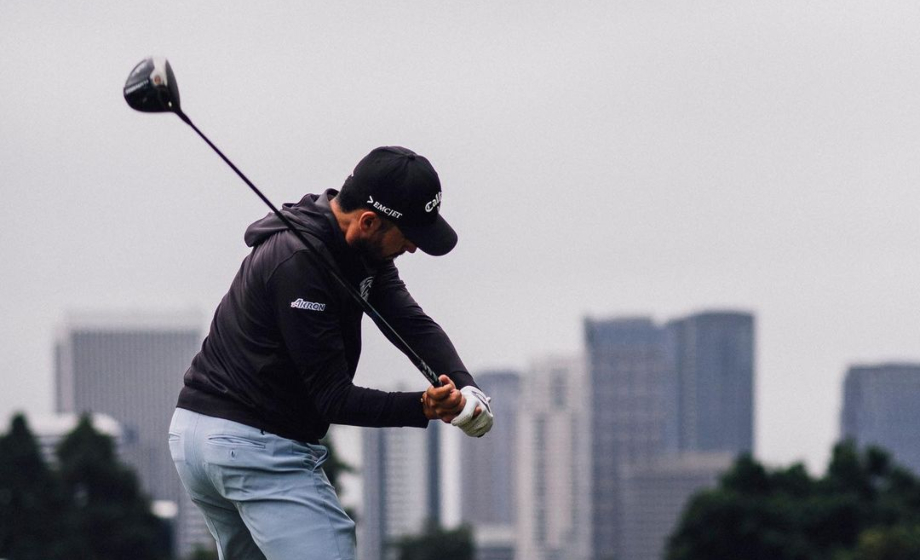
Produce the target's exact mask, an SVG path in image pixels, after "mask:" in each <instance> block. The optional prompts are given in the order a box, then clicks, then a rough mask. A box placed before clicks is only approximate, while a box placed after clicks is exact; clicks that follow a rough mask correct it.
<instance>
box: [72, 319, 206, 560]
mask: <svg viewBox="0 0 920 560" xmlns="http://www.w3.org/2000/svg"><path fill="white" fill-rule="evenodd" d="M199 321H200V319H199V317H197V316H193V315H190V314H187V315H154V314H141V315H106V314H99V315H90V314H84V315H81V316H71V317H68V319H67V320H66V322H65V324H64V325H63V326H62V328H60V329H59V332H58V336H57V340H56V344H55V366H56V371H55V381H56V383H55V408H56V411H57V412H61V413H67V412H69V413H76V414H81V413H83V412H94V413H103V414H106V415H108V416H111V417H112V418H114V419H115V420H116V421H117V422H118V423H119V424H120V426H121V430H122V438H123V448H122V449H123V451H122V457H123V459H124V460H125V461H126V462H127V463H128V464H130V465H131V466H132V467H133V468H134V469H135V471H136V472H137V473H138V476H139V478H140V481H141V484H142V486H143V489H144V491H145V492H146V493H147V494H148V495H149V496H150V497H151V498H152V499H154V500H168V501H172V502H175V503H176V504H177V505H178V509H179V514H178V515H179V518H178V523H177V526H178V535H177V549H178V550H177V552H178V553H179V554H180V555H186V554H188V553H189V552H190V551H191V550H192V548H193V547H194V546H195V545H196V544H199V543H201V544H205V545H207V546H211V544H212V543H213V540H212V539H211V537H210V535H209V533H208V532H207V527H206V526H205V524H204V518H203V517H202V516H201V514H200V513H199V512H198V511H197V510H196V509H195V508H194V506H193V505H192V503H191V501H190V500H188V498H187V496H186V494H185V491H184V489H182V487H181V483H180V482H179V477H178V475H177V474H176V469H175V466H174V465H173V463H172V458H171V457H170V454H169V447H168V446H167V445H166V439H167V437H166V436H167V431H168V428H169V422H170V419H171V417H172V413H173V410H174V409H175V406H176V399H177V398H178V395H179V389H180V388H181V387H182V374H183V373H184V372H185V370H186V369H187V368H188V366H189V364H190V363H191V360H192V357H193V356H194V355H195V353H196V352H197V351H198V349H199V347H200V346H201V340H202V335H201V331H200V328H199Z"/></svg>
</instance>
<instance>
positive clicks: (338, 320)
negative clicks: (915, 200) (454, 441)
mask: <svg viewBox="0 0 920 560" xmlns="http://www.w3.org/2000/svg"><path fill="white" fill-rule="evenodd" d="M268 292H269V294H270V299H271V304H272V305H273V307H274V309H275V314H276V318H277V324H278V327H279V330H280V334H281V336H282V339H283V340H284V344H285V347H286V349H287V351H288V353H289V355H290V358H291V360H292V362H293V363H294V365H295V367H296V370H297V373H298V375H299V376H300V378H301V381H302V383H303V384H304V386H305V387H306V388H307V392H308V394H309V395H310V397H311V398H312V400H313V402H312V404H313V408H314V409H315V410H316V411H317V412H318V413H319V414H320V416H322V418H323V419H324V420H325V421H326V422H329V423H336V424H349V425H355V426H371V427H397V426H416V427H424V426H426V425H427V424H428V420H429V419H428V418H427V417H426V415H425V412H424V410H423V407H422V404H421V396H422V392H421V391H417V392H411V393H402V392H384V391H378V390H375V389H368V388H365V387H358V386H355V385H354V384H353V383H352V378H351V373H350V367H349V364H348V362H347V360H346V355H345V341H344V337H343V331H342V314H343V313H347V312H348V310H347V309H346V308H345V306H347V305H350V301H349V300H347V299H346V298H344V297H342V296H341V294H339V293H338V291H337V290H335V289H334V288H332V287H331V286H330V285H329V281H328V277H327V275H326V274H324V273H323V271H322V269H321V268H320V265H318V264H317V263H316V262H315V261H314V258H313V256H312V255H311V254H309V253H307V252H306V251H298V252H296V253H294V254H293V255H292V256H291V257H290V258H288V259H287V260H286V261H285V262H283V263H282V264H281V265H279V266H278V267H277V268H276V269H275V270H274V271H273V273H272V275H271V277H270V278H269V281H268Z"/></svg>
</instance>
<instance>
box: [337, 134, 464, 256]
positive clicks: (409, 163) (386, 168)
mask: <svg viewBox="0 0 920 560" xmlns="http://www.w3.org/2000/svg"><path fill="white" fill-rule="evenodd" d="M342 191H343V192H345V191H348V193H349V194H350V195H351V196H353V197H354V198H355V199H356V200H361V201H362V203H363V204H364V205H365V206H367V207H368V208H370V209H372V210H374V211H375V212H377V213H378V214H380V215H381V216H384V217H386V218H387V219H389V220H392V221H393V223H395V224H396V226H397V227H399V230H400V231H401V232H402V233H403V235H405V236H406V238H408V239H409V240H410V241H412V243H414V244H415V245H416V246H418V248H419V249H421V250H422V251H424V252H426V253H428V254H429V255H435V256H437V255H444V254H446V253H448V252H450V250H451V249H453V248H454V246H455V245H456V244H457V233H456V232H455V231H454V229H453V228H452V227H450V225H449V224H448V223H447V222H446V221H445V220H444V218H442V217H441V214H440V210H441V181H440V180H439V179H438V174H437V172H436V171H435V170H434V168H433V167H432V166H431V163H430V162H429V161H428V160H427V159H426V158H425V157H423V156H420V155H418V154H416V153H415V152H413V151H412V150H409V149H407V148H402V147H400V146H384V147H381V148H377V149H375V150H374V151H372V152H371V153H369V154H368V155H367V156H365V157H364V159H362V160H361V161H360V162H358V165H357V167H355V170H354V172H353V173H352V175H351V176H350V177H349V178H348V179H347V180H346V181H345V185H344V186H343V187H342Z"/></svg>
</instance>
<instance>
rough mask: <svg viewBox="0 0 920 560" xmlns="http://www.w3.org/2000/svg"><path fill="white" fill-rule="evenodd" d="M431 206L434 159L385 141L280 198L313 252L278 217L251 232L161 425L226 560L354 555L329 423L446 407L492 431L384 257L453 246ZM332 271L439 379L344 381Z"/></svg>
mask: <svg viewBox="0 0 920 560" xmlns="http://www.w3.org/2000/svg"><path fill="white" fill-rule="evenodd" d="M440 210H441V184H440V180H439V179H438V174H437V173H436V172H435V170H434V168H433V167H432V166H431V164H430V163H429V161H428V160H427V159H426V158H424V157H422V156H420V155H418V154H416V153H414V152H413V151H411V150H408V149H406V148H401V147H382V148H377V149H375V150H373V151H372V152H371V153H370V154H368V155H367V156H366V157H365V158H364V159H362V160H361V161H360V162H359V163H358V165H357V167H355V169H354V172H353V174H352V175H351V176H349V177H348V179H346V181H345V184H344V185H343V186H342V189H341V191H339V192H337V191H335V190H332V189H330V190H327V191H325V192H323V193H321V194H308V195H306V196H304V197H303V199H301V201H300V202H298V203H296V204H286V205H284V207H283V209H282V212H283V213H284V215H285V216H286V217H287V218H288V219H289V220H290V221H291V222H292V223H293V224H294V225H295V226H296V227H297V228H298V230H299V231H300V232H301V233H302V234H304V236H305V237H306V239H307V240H308V241H310V242H311V245H312V247H313V248H314V250H313V251H310V250H308V249H306V248H305V247H304V245H303V243H302V242H301V241H300V240H299V239H298V238H297V237H296V236H295V234H293V233H292V232H291V231H289V230H288V229H287V228H286V227H285V225H284V224H283V223H282V222H281V220H280V219H278V218H277V217H276V216H275V215H274V214H269V215H268V216H267V217H265V218H263V219H262V220H259V221H257V222H255V223H254V224H252V225H251V226H250V227H249V229H247V230H246V235H245V241H246V244H247V245H248V246H250V247H252V251H251V253H250V254H249V255H248V256H247V257H246V258H245V259H244V260H243V264H242V266H241V267H240V270H239V272H238V273H237V275H236V277H235V278H234V279H233V282H232V284H231V285H230V290H229V291H228V292H227V294H226V295H225V296H224V298H223V299H222V300H221V302H220V305H218V307H217V311H216V312H215V314H214V319H213V321H212V323H211V328H210V332H209V333H208V336H207V338H205V340H204V343H203V344H202V347H201V351H200V352H199V353H198V354H197V355H196V356H195V357H194V359H193V360H192V364H191V367H189V369H188V371H187V372H186V373H185V377H184V387H183V388H182V391H181V392H180V394H179V401H178V404H177V408H176V411H175V414H174V416H173V420H172V423H171V425H170V428H169V447H170V451H171V453H172V456H173V460H174V461H175V464H176V469H177V470H178V472H179V477H180V478H181V479H182V483H183V485H184V486H185V488H186V490H187V491H188V493H189V495H190V496H191V498H192V500H193V501H194V502H195V503H196V504H197V505H198V507H199V508H201V511H202V512H203V513H204V516H205V518H206V520H207V524H208V528H209V529H210V531H211V534H212V535H213V536H214V539H215V540H216V541H217V546H218V549H219V550H220V556H221V558H222V559H223V560H256V559H268V560H293V559H295V558H296V559H299V560H303V559H317V560H319V559H322V560H333V559H342V560H351V559H354V558H355V530H354V529H355V524H354V522H353V521H352V520H351V519H350V518H349V517H348V516H347V515H346V514H345V512H344V510H343V509H342V506H341V504H340V502H339V499H338V497H337V496H336V494H335V490H334V489H333V487H332V485H331V484H329V481H328V479H327V478H326V475H325V474H324V473H323V470H322V464H323V462H324V461H325V459H326V454H327V450H326V448H325V447H324V446H322V445H320V444H319V440H320V438H322V437H323V436H324V435H325V434H326V431H327V430H328V429H329V425H330V424H333V423H335V424H348V425H352V426H367V427H376V428H382V427H396V426H409V427H417V428H424V427H426V426H427V425H428V423H429V421H430V420H442V421H444V422H450V423H452V424H454V425H455V426H457V427H459V428H460V429H461V430H463V431H464V432H465V433H466V434H467V435H470V436H474V437H479V436H482V435H483V434H485V433H486V432H488V431H489V429H491V427H492V419H493V417H492V412H491V409H490V406H489V398H488V397H486V396H485V395H484V394H483V393H482V391H480V390H479V388H478V387H477V386H476V383H475V382H474V380H473V378H472V376H471V375H470V374H469V372H468V371H467V369H466V367H465V366H464V365H463V362H462V361H461V360H460V357H459V356H458V355H457V351H456V350H455V349H454V346H453V344H451V341H450V339H449V338H448V337H447V335H446V334H445V333H444V331H443V330H442V329H441V327H440V326H438V324H437V323H435V322H434V321H433V320H432V319H431V318H430V317H428V315H426V314H425V312H424V311H422V308H421V307H419V305H418V304H417V303H416V302H415V300H414V299H413V298H412V296H411V295H409V292H408V291H407V290H406V286H405V284H404V283H403V282H402V280H400V278H399V272H398V270H397V269H396V265H395V264H394V260H395V259H396V258H397V257H399V256H400V255H402V254H403V253H407V252H408V253H414V252H415V251H416V249H421V250H422V251H423V252H425V253H428V254H430V255H444V254H446V253H448V252H449V251H450V250H451V249H453V247H454V246H455V245H456V243H457V234H456V233H455V232H454V230H453V229H452V228H451V227H450V226H449V225H448V224H447V222H446V221H445V220H444V218H443V217H442V216H441V215H440ZM330 268H334V269H335V270H337V272H338V273H339V274H340V275H341V276H342V277H343V278H344V279H345V280H346V281H347V282H348V283H350V284H351V285H352V286H353V287H354V288H356V289H357V290H358V292H359V293H360V294H361V297H363V298H364V299H365V300H367V301H368V302H369V303H371V304H372V305H373V307H374V308H376V309H377V311H379V313H380V315H381V316H382V317H383V318H384V320H386V321H387V322H388V323H389V324H390V325H392V327H393V328H394V329H395V331H396V332H397V333H399V335H400V336H401V337H402V338H403V339H404V340H405V341H406V342H407V343H408V345H409V346H410V347H411V348H412V349H414V350H415V352H416V353H417V354H418V355H419V356H420V357H421V358H422V359H423V360H424V361H425V362H426V363H427V364H428V365H429V366H431V368H432V369H433V370H434V371H435V372H437V373H439V374H441V375H440V380H441V383H442V384H443V386H442V387H438V388H435V387H429V388H428V390H426V391H424V392H423V391H418V392H408V393H406V392H385V391H379V390H375V389H371V388H365V387H358V386H356V385H354V383H353V381H352V380H353V378H354V375H355V370H356V368H357V366H358V357H359V355H360V353H361V318H362V315H363V310H362V307H361V305H359V304H358V303H357V302H356V301H355V299H354V298H352V297H351V296H350V295H349V293H348V292H347V291H346V290H345V289H344V288H343V287H342V286H340V285H339V284H338V283H336V281H335V280H334V279H333V278H332V276H331V275H330V273H329V269H330ZM384 333H385V334H386V330H384ZM382 370H384V366H383V364H378V365H376V366H375V367H374V368H372V371H375V372H379V371H382Z"/></svg>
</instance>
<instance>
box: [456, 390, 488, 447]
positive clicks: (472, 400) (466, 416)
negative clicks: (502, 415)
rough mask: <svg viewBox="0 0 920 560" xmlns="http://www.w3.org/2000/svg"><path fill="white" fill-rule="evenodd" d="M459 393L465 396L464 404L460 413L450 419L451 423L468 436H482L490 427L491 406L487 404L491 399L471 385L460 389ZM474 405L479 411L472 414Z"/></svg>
mask: <svg viewBox="0 0 920 560" xmlns="http://www.w3.org/2000/svg"><path fill="white" fill-rule="evenodd" d="M460 393H461V394H462V395H463V396H464V397H465V398H466V404H465V406H464V407H463V410H462V411H460V414H458V415H457V417H456V418H454V419H453V420H451V422H450V423H451V425H454V426H457V427H458V428H460V429H461V430H463V433H465V434H466V435H468V436H471V437H482V436H484V435H485V434H486V433H487V432H488V431H489V430H491V429H492V421H493V416H492V407H491V406H490V404H489V403H491V402H492V399H490V398H489V397H487V396H486V394H485V393H483V392H482V391H480V390H479V389H477V388H476V387H473V386H472V385H467V386H466V387H464V388H462V389H460ZM476 407H479V409H480V413H479V414H476V415H475V416H474V414H475V412H476Z"/></svg>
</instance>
